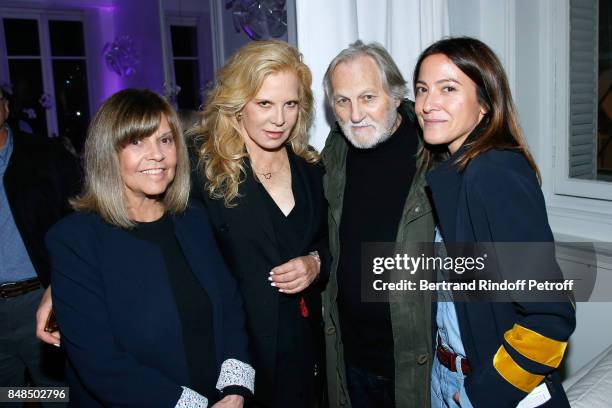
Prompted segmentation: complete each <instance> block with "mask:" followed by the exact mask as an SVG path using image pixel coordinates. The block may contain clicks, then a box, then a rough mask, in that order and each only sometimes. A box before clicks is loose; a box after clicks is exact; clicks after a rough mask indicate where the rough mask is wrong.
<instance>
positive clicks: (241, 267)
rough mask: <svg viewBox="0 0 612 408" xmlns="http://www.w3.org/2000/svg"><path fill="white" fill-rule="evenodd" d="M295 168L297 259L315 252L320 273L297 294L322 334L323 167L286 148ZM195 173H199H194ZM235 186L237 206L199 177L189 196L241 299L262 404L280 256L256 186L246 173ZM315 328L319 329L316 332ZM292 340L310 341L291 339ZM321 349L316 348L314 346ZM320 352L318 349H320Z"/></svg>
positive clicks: (267, 399)
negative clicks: (299, 182) (300, 193)
mask: <svg viewBox="0 0 612 408" xmlns="http://www.w3.org/2000/svg"><path fill="white" fill-rule="evenodd" d="M287 151H288V154H289V160H290V161H291V165H292V166H295V168H296V169H297V171H298V172H299V173H300V175H301V177H302V179H303V180H304V181H305V184H306V185H307V189H306V194H307V197H308V203H307V207H308V209H309V213H310V214H309V222H308V229H307V232H306V234H305V235H304V238H303V240H302V243H303V248H302V250H301V254H302V255H307V254H308V253H309V252H310V251H314V250H317V251H319V255H320V257H321V274H320V277H319V279H318V281H316V282H315V283H313V284H312V285H311V286H310V287H309V288H308V289H306V290H305V291H304V292H302V294H301V295H303V296H304V300H305V301H306V304H307V307H308V310H309V312H310V318H311V320H312V324H313V325H314V326H315V333H316V332H319V331H320V332H321V334H322V329H321V324H322V322H321V290H322V287H323V285H324V283H325V282H326V281H327V276H328V274H329V270H328V265H329V249H328V241H327V221H326V220H327V218H326V217H327V204H326V201H325V198H324V196H323V186H322V178H323V166H322V165H320V164H316V165H313V164H308V163H307V162H305V161H304V160H303V159H301V158H300V157H297V156H296V155H295V154H294V153H293V152H292V151H291V149H288V150H287ZM196 173H199V172H196ZM247 173H248V174H247V176H246V179H245V180H244V181H243V182H242V183H241V184H240V197H239V198H238V199H237V200H236V204H237V205H236V206H234V207H232V208H226V207H225V206H224V203H223V200H222V199H219V200H217V199H212V198H210V197H209V195H208V193H207V192H206V191H203V186H204V182H203V178H202V177H200V176H195V177H194V182H195V183H196V185H195V186H194V188H193V189H192V193H193V197H194V198H199V199H202V200H203V201H204V203H205V205H206V207H207V209H208V213H209V216H210V219H211V222H212V225H213V230H214V232H215V236H216V238H217V242H218V243H219V246H220V248H221V253H222V254H223V257H224V258H225V260H226V262H227V264H228V266H229V269H230V271H231V272H232V273H233V274H234V277H235V278H236V280H237V281H238V285H239V287H240V291H241V293H242V296H243V298H244V307H245V311H246V315H247V329H248V332H249V339H250V342H251V346H252V350H253V352H252V355H253V363H254V364H253V366H254V368H255V370H256V372H257V375H256V380H255V397H256V399H257V400H258V401H260V402H263V403H265V404H272V402H271V401H273V400H274V390H275V388H274V384H275V378H276V376H277V375H282V373H278V374H277V373H276V358H277V351H276V347H277V343H276V342H277V333H278V332H277V330H278V315H279V313H278V305H279V294H278V291H277V290H276V289H274V288H273V287H271V286H270V283H269V282H268V279H267V277H268V276H269V273H270V270H271V269H272V268H273V267H275V266H278V265H280V264H281V263H282V262H281V257H280V253H279V250H278V244H277V242H276V237H275V233H274V227H273V224H272V220H271V218H270V216H269V214H268V213H267V211H268V209H267V206H266V203H265V202H264V201H263V200H262V196H261V194H260V191H258V189H259V186H258V185H257V181H256V180H255V178H254V177H253V174H252V172H251V170H250V169H248V170H247ZM317 327H318V329H317ZM295 340H296V341H311V340H309V339H300V338H296V339H295ZM317 347H321V348H322V346H321V345H317ZM319 352H321V350H319Z"/></svg>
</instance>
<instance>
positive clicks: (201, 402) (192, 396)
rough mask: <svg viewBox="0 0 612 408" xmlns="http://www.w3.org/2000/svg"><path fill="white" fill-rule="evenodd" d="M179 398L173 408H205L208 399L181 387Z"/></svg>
mask: <svg viewBox="0 0 612 408" xmlns="http://www.w3.org/2000/svg"><path fill="white" fill-rule="evenodd" d="M182 388H183V393H182V394H181V398H179V400H178V401H177V402H176V405H175V406H174V408H207V407H208V399H207V398H206V397H205V396H203V395H200V394H198V393H197V392H195V391H194V390H192V389H191V388H187V387H182Z"/></svg>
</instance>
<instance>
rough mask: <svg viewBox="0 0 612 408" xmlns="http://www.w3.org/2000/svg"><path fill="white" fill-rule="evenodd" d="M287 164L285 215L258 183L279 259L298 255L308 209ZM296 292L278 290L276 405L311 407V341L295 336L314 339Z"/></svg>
mask: <svg viewBox="0 0 612 408" xmlns="http://www.w3.org/2000/svg"><path fill="white" fill-rule="evenodd" d="M290 167H291V189H292V191H293V197H294V201H295V206H294V207H293V209H292V210H291V212H290V213H289V214H288V215H287V216H285V214H284V213H283V212H282V211H281V209H280V208H279V207H278V205H277V204H276V203H275V202H274V200H273V199H272V197H271V196H270V195H269V194H268V192H267V191H266V189H265V188H264V186H263V185H262V184H259V186H260V193H261V194H262V195H263V197H264V200H265V202H266V204H267V207H268V212H269V214H270V217H271V220H272V225H273V227H274V232H275V234H276V238H277V241H278V250H279V253H280V256H281V260H282V263H285V262H287V261H290V260H291V259H293V258H297V257H299V256H301V254H300V250H301V241H302V237H303V236H304V233H305V232H306V229H307V226H308V209H307V207H306V205H307V203H306V201H305V199H304V195H305V192H304V190H305V188H306V187H305V185H304V181H303V180H302V179H301V177H300V175H299V173H298V172H297V171H296V169H295V166H290ZM303 302H304V300H303V297H302V296H301V295H300V294H293V295H287V294H279V307H278V333H277V340H276V344H277V345H276V347H277V349H276V353H277V354H276V371H277V373H282V375H279V376H278V377H277V381H276V387H275V388H276V390H275V391H276V395H275V400H276V404H275V406H277V407H295V408H300V407H304V408H306V407H308V408H310V407H312V406H313V403H314V394H315V392H314V370H315V364H316V361H315V356H314V344H313V342H304V343H300V342H297V341H296V338H303V339H314V337H313V336H314V334H313V328H312V326H311V324H310V322H309V320H308V316H309V314H310V310H308V308H307V307H304V304H303Z"/></svg>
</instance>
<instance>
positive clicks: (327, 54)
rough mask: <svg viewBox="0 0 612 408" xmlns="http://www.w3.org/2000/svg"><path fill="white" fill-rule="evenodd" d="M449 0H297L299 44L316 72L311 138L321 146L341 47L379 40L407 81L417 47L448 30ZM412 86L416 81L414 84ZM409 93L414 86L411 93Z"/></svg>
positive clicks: (315, 143)
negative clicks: (327, 93)
mask: <svg viewBox="0 0 612 408" xmlns="http://www.w3.org/2000/svg"><path fill="white" fill-rule="evenodd" d="M447 3H448V0H296V14H297V37H298V48H299V49H300V52H302V54H303V55H304V60H305V62H306V64H308V66H309V67H310V69H311V70H312V74H313V92H314V95H315V100H316V103H315V106H316V117H315V121H314V123H313V127H312V129H311V135H310V143H311V144H312V145H313V146H314V147H316V148H317V149H318V150H321V149H322V148H323V146H324V144H325V138H326V137H327V133H328V132H329V125H330V123H331V121H333V116H331V115H329V114H328V115H326V107H325V98H324V93H323V86H322V81H323V75H324V74H325V70H326V69H327V65H328V64H329V63H330V61H331V60H332V58H334V57H335V56H336V55H337V54H338V53H339V52H340V51H341V50H342V49H344V48H346V47H347V46H348V45H349V44H350V43H352V42H354V41H356V40H357V39H361V40H362V41H364V42H365V43H368V42H372V41H376V42H379V43H381V44H382V45H383V46H385V48H387V50H389V52H390V53H391V55H392V56H393V59H394V60H395V62H396V63H397V65H398V67H399V68H400V70H401V71H402V74H403V75H404V78H405V79H406V81H408V83H412V71H413V69H414V65H415V63H416V59H417V58H418V56H419V53H420V52H421V51H422V50H423V49H424V48H425V47H427V46H428V45H429V44H431V43H433V42H434V41H437V40H439V39H440V38H442V37H444V36H447V35H448V34H449V22H448V4H447ZM410 88H412V87H410ZM409 97H410V98H411V99H412V98H413V97H412V92H411V94H410V96H409Z"/></svg>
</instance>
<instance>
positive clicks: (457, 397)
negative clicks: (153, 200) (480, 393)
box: [453, 392, 461, 406]
mask: <svg viewBox="0 0 612 408" xmlns="http://www.w3.org/2000/svg"><path fill="white" fill-rule="evenodd" d="M453 401H455V403H456V404H457V405H459V406H461V402H460V401H459V392H456V393H455V395H453Z"/></svg>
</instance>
